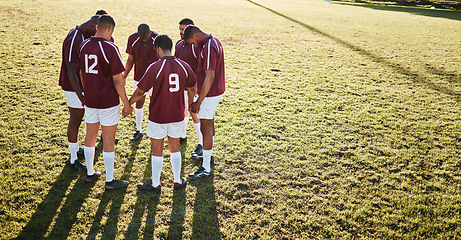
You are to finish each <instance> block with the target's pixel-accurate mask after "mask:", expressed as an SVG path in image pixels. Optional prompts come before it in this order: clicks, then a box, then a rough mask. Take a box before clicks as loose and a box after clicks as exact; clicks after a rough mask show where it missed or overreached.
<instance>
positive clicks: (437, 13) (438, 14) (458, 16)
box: [333, 1, 461, 21]
mask: <svg viewBox="0 0 461 240" xmlns="http://www.w3.org/2000/svg"><path fill="white" fill-rule="evenodd" d="M333 3H335V4H342V5H349V6H355V7H364V8H371V9H375V10H382V11H393V12H406V13H410V14H414V15H422V16H427V17H435V18H446V19H451V20H456V21H461V13H460V12H459V11H453V10H443V9H429V8H417V7H406V6H398V5H383V4H372V3H364V2H360V3H352V2H341V1H333Z"/></svg>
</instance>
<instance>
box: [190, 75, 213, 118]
mask: <svg viewBox="0 0 461 240" xmlns="http://www.w3.org/2000/svg"><path fill="white" fill-rule="evenodd" d="M214 78H215V71H214V70H210V69H207V70H205V81H204V82H203V85H202V89H201V90H200V95H199V96H198V99H197V101H196V102H194V103H193V104H191V106H190V111H191V112H193V113H197V111H198V110H199V109H200V105H201V104H202V102H203V100H204V99H205V97H206V96H207V95H208V92H209V91H210V88H211V85H212V84H213V81H214Z"/></svg>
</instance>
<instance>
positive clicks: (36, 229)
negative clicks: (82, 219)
mask: <svg viewBox="0 0 461 240" xmlns="http://www.w3.org/2000/svg"><path fill="white" fill-rule="evenodd" d="M77 173H78V170H75V169H73V168H71V167H70V166H69V165H66V166H65V167H64V168H63V170H62V171H61V174H60V175H59V177H58V178H57V179H56V181H55V182H54V184H53V186H52V187H51V189H50V191H49V192H48V194H47V195H46V197H45V199H43V201H42V202H41V203H40V205H39V206H38V207H37V209H36V210H35V213H34V215H33V216H32V218H31V219H30V220H29V222H28V223H27V225H26V226H25V227H24V228H23V229H22V231H21V233H20V234H19V236H18V237H17V238H16V239H43V238H45V234H46V233H47V232H48V229H49V228H50V225H51V223H52V222H53V219H54V218H55V216H56V215H58V216H57V218H56V220H55V225H54V226H53V228H52V230H51V232H50V234H49V236H48V237H47V238H49V239H65V238H67V236H69V233H70V230H71V229H72V225H73V224H74V223H75V222H76V221H77V214H78V212H79V211H80V209H81V207H82V204H83V202H84V201H85V198H86V197H87V196H88V194H89V193H90V191H91V189H92V187H93V185H94V184H88V183H85V174H83V173H82V174H80V175H79V177H78V180H77V181H76V183H75V184H74V186H73V188H72V190H71V191H70V193H69V194H68V195H67V196H66V192H67V191H68V188H69V186H70V184H71V182H72V181H73V180H74V177H75V175H76V174H77ZM63 198H66V200H65V202H64V203H63V204H62V208H61V209H60V211H59V212H58V209H59V207H60V206H61V202H62V200H63Z"/></svg>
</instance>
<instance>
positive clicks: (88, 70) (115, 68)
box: [79, 37, 125, 109]
mask: <svg viewBox="0 0 461 240" xmlns="http://www.w3.org/2000/svg"><path fill="white" fill-rule="evenodd" d="M79 56H80V61H79V65H80V69H81V70H82V78H83V88H84V89H85V90H86V91H85V106H88V107H91V108H99V109H103V108H110V107H114V106H117V105H118V104H120V100H119V96H118V93H117V90H116V89H115V86H114V82H113V78H112V76H113V75H116V74H119V73H121V72H123V71H125V67H124V66H123V62H122V57H121V56H120V52H119V50H118V47H117V46H116V45H115V44H114V43H112V42H109V41H107V40H105V39H103V38H95V37H91V38H89V39H86V40H85V41H83V42H82V44H81V47H80V52H79Z"/></svg>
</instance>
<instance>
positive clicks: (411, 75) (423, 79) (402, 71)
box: [246, 0, 461, 102]
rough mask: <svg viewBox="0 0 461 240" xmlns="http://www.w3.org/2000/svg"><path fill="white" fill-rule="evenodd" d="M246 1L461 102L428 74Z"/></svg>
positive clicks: (454, 92) (460, 95)
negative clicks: (414, 70) (427, 75)
mask: <svg viewBox="0 0 461 240" xmlns="http://www.w3.org/2000/svg"><path fill="white" fill-rule="evenodd" d="M246 1H247V2H250V3H252V4H254V5H256V6H258V7H261V8H264V9H266V10H268V11H270V12H272V13H274V14H276V15H278V16H281V17H283V18H285V19H287V20H290V21H292V22H294V23H297V24H299V25H301V26H303V27H304V28H307V29H308V30H310V31H312V32H315V33H317V34H320V35H322V36H325V37H327V38H329V39H331V40H333V41H335V42H337V43H339V44H340V45H343V46H345V47H347V48H350V49H351V50H353V51H356V52H358V53H359V54H361V55H363V56H365V57H367V58H370V59H371V60H372V61H374V62H377V63H381V64H384V65H386V66H388V67H390V68H392V69H394V71H396V72H397V73H400V74H403V75H405V76H407V77H409V79H411V80H413V82H415V83H423V84H425V85H426V86H428V87H430V88H431V89H432V90H435V91H439V92H442V93H445V94H448V95H451V96H453V97H454V98H455V99H456V101H457V102H461V93H459V92H457V91H454V90H452V89H450V88H447V87H444V86H441V85H439V84H436V83H433V82H431V81H430V80H429V79H428V78H427V77H426V76H422V75H420V74H418V73H416V72H413V71H411V70H409V69H406V68H404V67H402V66H400V65H399V64H397V63H393V62H391V61H389V60H386V59H385V58H383V57H381V56H378V55H376V54H374V53H372V52H370V51H367V50H365V49H362V48H360V47H358V46H355V45H353V44H351V43H349V42H346V41H344V40H342V39H340V38H338V37H335V36H333V35H331V34H329V33H327V32H324V31H322V30H320V29H318V28H315V27H313V26H311V25H309V24H306V23H303V22H301V21H299V20H296V19H294V18H292V17H290V16H287V15H285V14H283V13H280V12H277V11H276V10H274V9H271V8H269V7H266V6H264V5H261V4H259V3H257V2H254V1H252V0H246ZM431 73H433V74H438V75H443V76H447V77H449V78H450V79H451V80H452V81H453V82H457V81H459V76H456V75H453V74H447V73H443V72H440V71H431Z"/></svg>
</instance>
